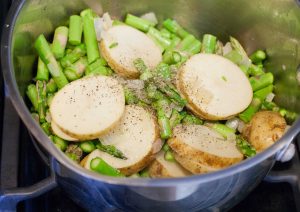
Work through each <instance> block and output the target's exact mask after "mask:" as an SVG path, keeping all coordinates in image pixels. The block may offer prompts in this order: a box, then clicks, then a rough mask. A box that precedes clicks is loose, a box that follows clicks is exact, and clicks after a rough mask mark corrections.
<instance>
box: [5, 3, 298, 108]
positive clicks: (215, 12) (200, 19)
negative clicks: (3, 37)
mask: <svg viewBox="0 0 300 212" xmlns="http://www.w3.org/2000/svg"><path fill="white" fill-rule="evenodd" d="M87 7H91V8H93V9H94V10H95V11H96V12H97V13H99V14H101V13H103V12H107V11H108V12H109V13H110V14H111V15H112V16H113V17H115V18H123V17H124V15H125V14H126V13H128V12H130V13H133V14H136V15H140V14H143V13H145V12H149V11H153V12H155V13H156V14H157V15H158V18H159V20H163V19H165V18H168V17H169V18H174V19H176V20H177V21H178V22H179V23H180V24H181V25H182V26H184V27H186V28H187V29H188V30H189V31H191V32H192V33H194V34H196V35H198V36H201V35H202V34H203V33H211V34H214V35H216V36H217V37H218V38H219V39H221V41H223V42H226V41H227V40H228V38H229V36H230V35H231V36H234V37H236V38H238V40H240V41H241V43H242V44H243V46H244V47H245V48H246V50H247V52H248V53H251V52H252V51H254V50H255V49H258V48H260V49H265V50H266V51H267V54H268V56H269V58H268V62H267V64H266V68H267V70H269V71H271V72H273V73H274V75H275V80H276V82H275V85H276V88H275V93H276V94H277V95H276V97H275V98H276V99H275V102H276V103H277V104H279V105H280V106H282V107H286V108H288V109H290V110H293V111H297V112H300V89H299V84H298V82H297V80H296V75H297V68H298V65H299V61H300V55H299V52H300V46H299V44H300V39H299V38H300V8H299V6H298V4H297V3H296V1H294V0H286V1H282V0H269V1H265V0H252V1H236V0H213V1H212V0H189V1H185V0H164V1H161V0H152V1H147V0H122V1H118V0H101V1H100V0H72V1H59V0H52V1H47V0H31V1H30V0H29V1H26V2H25V3H24V7H23V8H22V9H21V11H20V14H19V15H18V16H17V18H16V24H15V27H14V31H13V40H12V46H11V48H12V56H13V57H12V59H13V66H14V67H13V71H14V74H15V78H16V81H17V84H18V88H19V91H20V92H21V94H22V96H23V97H25V95H24V94H25V89H26V86H27V85H28V84H29V82H30V81H31V79H32V77H33V76H34V75H35V72H36V68H35V66H36V61H37V56H36V52H35V50H34V47H33V43H34V40H35V39H36V37H37V36H38V35H39V34H41V33H44V34H45V35H46V36H51V34H52V32H53V31H54V29H55V27H57V26H59V25H64V24H66V23H67V21H68V17H69V16H70V15H71V14H76V13H79V12H80V11H81V10H82V9H85V8H87Z"/></svg>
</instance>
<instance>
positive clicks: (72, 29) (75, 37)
mask: <svg viewBox="0 0 300 212" xmlns="http://www.w3.org/2000/svg"><path fill="white" fill-rule="evenodd" d="M82 30H83V29H82V20H81V17H80V16H78V15H72V16H70V26H69V43H70V44H72V45H79V44H80V43H81V37H82Z"/></svg>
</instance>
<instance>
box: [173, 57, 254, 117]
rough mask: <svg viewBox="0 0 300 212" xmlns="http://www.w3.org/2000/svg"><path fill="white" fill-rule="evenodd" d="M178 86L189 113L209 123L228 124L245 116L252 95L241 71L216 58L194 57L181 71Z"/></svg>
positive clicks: (224, 60) (226, 60)
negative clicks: (193, 113)
mask: <svg viewBox="0 0 300 212" xmlns="http://www.w3.org/2000/svg"><path fill="white" fill-rule="evenodd" d="M177 86H179V87H178V89H179V90H180V91H181V93H182V95H183V97H185V98H186V99H187V100H188V104H189V106H190V109H191V110H192V111H193V112H195V113H196V114H200V115H201V117H202V118H205V119H208V120H225V119H228V118H230V117H232V116H234V115H236V114H238V113H240V112H242V111H243V110H245V109H246V108H247V107H248V105H249V104H250V103H251V100H252V95H253V94H252V88H251V85H250V83H249V80H248V79H247V77H246V76H245V74H244V73H243V72H242V71H241V70H240V68H239V67H238V66H237V65H235V64H234V63H232V62H231V61H230V60H228V59H226V58H224V57H222V56H219V55H214V54H197V55H194V56H192V57H191V58H190V59H189V60H188V61H187V62H186V63H185V64H184V65H183V66H182V67H181V69H180V71H179V73H178V85H177Z"/></svg>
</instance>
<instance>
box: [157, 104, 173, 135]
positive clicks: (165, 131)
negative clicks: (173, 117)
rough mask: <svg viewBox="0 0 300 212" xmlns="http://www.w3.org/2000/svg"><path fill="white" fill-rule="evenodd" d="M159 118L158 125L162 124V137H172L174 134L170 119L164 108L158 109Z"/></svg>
mask: <svg viewBox="0 0 300 212" xmlns="http://www.w3.org/2000/svg"><path fill="white" fill-rule="evenodd" d="M157 120H158V125H159V126H160V137H161V138H162V139H168V138H170V137H171V136H172V130H171V125H170V120H169V119H168V117H167V116H166V114H165V113H164V111H162V109H157Z"/></svg>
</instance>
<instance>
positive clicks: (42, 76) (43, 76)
mask: <svg viewBox="0 0 300 212" xmlns="http://www.w3.org/2000/svg"><path fill="white" fill-rule="evenodd" d="M35 79H36V80H42V81H43V80H44V81H48V80H49V70H48V68H47V66H46V65H45V63H44V62H43V61H42V60H41V58H39V60H38V68H37V73H36V77H35Z"/></svg>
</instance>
